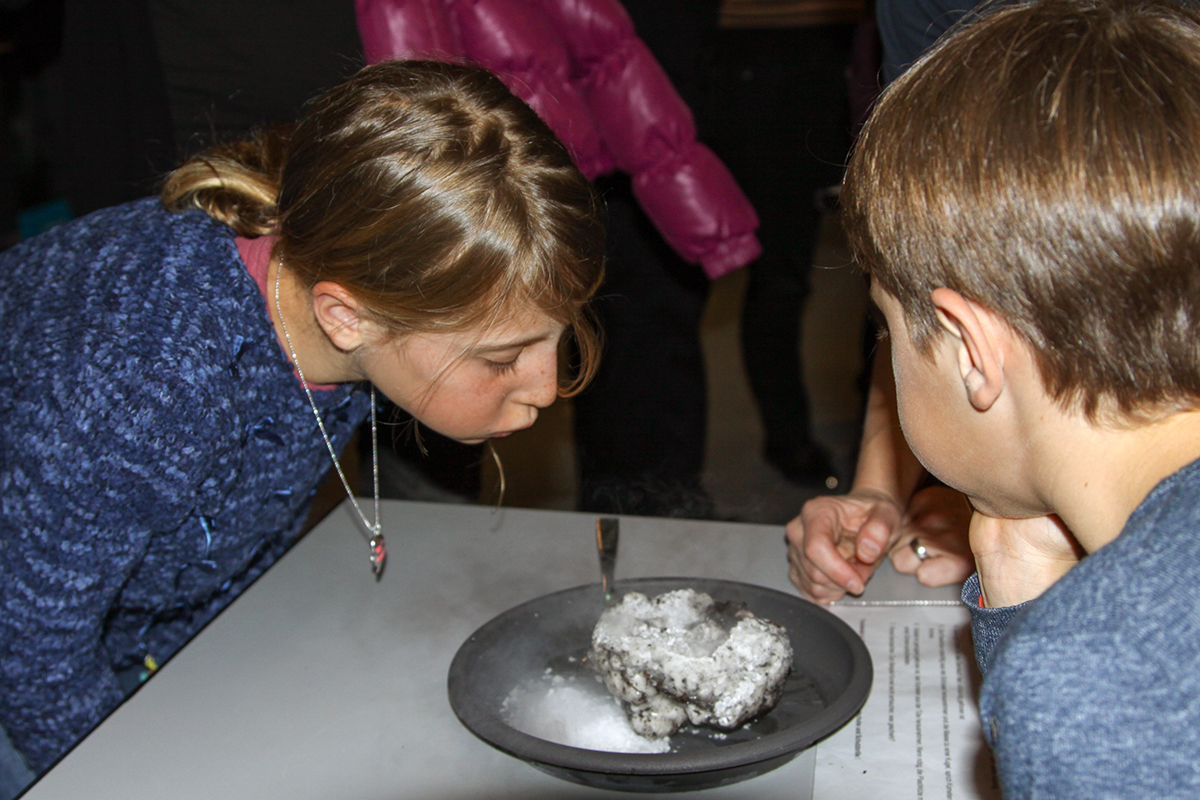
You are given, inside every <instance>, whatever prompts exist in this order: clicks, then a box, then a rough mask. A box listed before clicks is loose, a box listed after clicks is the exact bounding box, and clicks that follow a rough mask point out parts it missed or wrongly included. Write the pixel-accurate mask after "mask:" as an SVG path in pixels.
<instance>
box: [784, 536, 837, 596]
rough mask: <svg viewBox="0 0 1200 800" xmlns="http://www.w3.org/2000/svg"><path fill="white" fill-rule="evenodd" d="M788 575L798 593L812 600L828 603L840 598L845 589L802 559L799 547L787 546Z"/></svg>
mask: <svg viewBox="0 0 1200 800" xmlns="http://www.w3.org/2000/svg"><path fill="white" fill-rule="evenodd" d="M788 566H789V571H788V576H789V577H790V578H791V581H792V583H793V584H795V586H796V588H797V589H799V590H800V593H801V594H802V595H804V596H805V597H806V598H808V599H809V600H812V601H814V602H821V603H828V602H832V601H834V600H837V599H839V598H841V597H842V596H843V595H845V593H846V590H845V589H844V588H843V587H842V586H839V585H838V584H837V583H836V582H834V581H833V580H832V579H831V578H830V577H829V576H828V575H826V574H825V573H824V572H822V571H821V570H820V569H819V568H817V567H816V566H815V565H813V564H812V563H811V562H808V561H806V560H805V559H804V557H803V556H802V554H801V552H800V548H798V547H795V546H791V547H789V548H788Z"/></svg>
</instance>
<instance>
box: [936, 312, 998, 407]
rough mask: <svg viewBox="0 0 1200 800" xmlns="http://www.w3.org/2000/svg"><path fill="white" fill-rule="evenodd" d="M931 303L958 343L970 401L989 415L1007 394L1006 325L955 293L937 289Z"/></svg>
mask: <svg viewBox="0 0 1200 800" xmlns="http://www.w3.org/2000/svg"><path fill="white" fill-rule="evenodd" d="M931 299H932V300H933V306H934V309H935V310H936V311H937V315H938V320H939V321H940V322H941V324H942V327H943V328H944V329H945V330H946V331H947V332H948V333H949V334H950V335H951V337H952V340H953V341H954V343H955V347H956V349H957V356H958V371H959V375H960V376H961V377H962V382H963V387H964V389H965V390H966V392H967V399H968V400H969V401H970V403H971V405H972V406H974V407H975V409H976V410H978V411H987V410H988V409H989V408H991V407H992V405H993V404H994V403H995V402H996V400H997V399H999V397H1000V395H1001V394H1002V393H1003V391H1004V358H1005V351H1004V343H1005V341H1006V336H1005V335H1004V334H1005V332H1006V331H1005V330H1004V322H1003V321H1002V320H1001V319H1000V318H999V317H997V316H996V315H995V314H994V313H992V312H991V311H990V310H988V309H987V308H984V307H983V306H981V305H979V304H978V303H976V302H975V301H973V300H968V299H967V298H965V297H963V296H962V295H961V294H959V293H958V292H956V291H954V290H952V289H946V288H939V289H934V290H933V294H932V295H931Z"/></svg>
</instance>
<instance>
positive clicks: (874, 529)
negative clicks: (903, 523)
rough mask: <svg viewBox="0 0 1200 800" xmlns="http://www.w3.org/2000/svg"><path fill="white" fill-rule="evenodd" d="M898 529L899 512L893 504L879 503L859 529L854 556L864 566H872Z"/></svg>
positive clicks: (888, 546)
mask: <svg viewBox="0 0 1200 800" xmlns="http://www.w3.org/2000/svg"><path fill="white" fill-rule="evenodd" d="M899 529H900V510H899V508H898V507H897V506H896V505H895V504H893V503H879V504H876V505H875V506H874V507H872V508H871V511H870V513H869V516H868V517H867V521H866V522H864V523H863V524H862V527H861V528H859V531H858V537H857V541H856V543H855V555H856V556H857V557H858V560H859V561H862V562H863V563H864V564H874V563H876V562H878V561H879V559H880V558H882V557H883V554H884V553H886V552H887V551H888V550H889V549H890V546H891V544H892V534H893V532H895V531H899Z"/></svg>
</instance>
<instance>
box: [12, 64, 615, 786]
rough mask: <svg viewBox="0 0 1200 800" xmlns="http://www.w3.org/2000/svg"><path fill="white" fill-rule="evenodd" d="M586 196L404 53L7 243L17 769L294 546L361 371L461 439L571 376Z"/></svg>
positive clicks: (115, 696) (350, 419)
mask: <svg viewBox="0 0 1200 800" xmlns="http://www.w3.org/2000/svg"><path fill="white" fill-rule="evenodd" d="M597 212H598V207H597V201H596V198H595V196H594V194H593V192H592V190H591V188H590V185H589V184H588V182H587V180H585V179H584V177H583V176H582V175H581V174H580V173H579V172H578V171H577V170H576V169H575V167H574V166H573V165H572V163H571V160H570V158H569V157H568V155H567V153H566V151H565V150H564V149H563V148H562V147H561V146H560V145H559V143H558V141H557V140H556V139H555V138H554V136H553V135H552V134H551V132H550V131H549V129H548V128H547V127H546V126H545V125H544V124H543V123H542V122H541V121H540V120H539V119H538V117H537V116H536V115H535V114H534V113H533V112H532V111H530V109H529V108H528V107H527V106H525V105H524V104H523V103H522V102H521V101H519V100H517V99H516V98H514V97H513V96H512V95H511V94H510V93H509V92H508V91H507V90H506V89H505V88H504V86H503V84H501V83H500V82H499V81H498V80H496V79H495V78H493V77H492V76H491V75H489V74H488V73H486V72H484V71H482V70H478V69H475V68H469V67H463V66H455V65H450V64H442V63H433V62H392V63H384V64H379V65H376V66H373V67H368V68H367V69H365V70H363V71H361V72H360V73H358V74H357V75H356V76H355V77H353V78H352V79H350V80H349V81H348V82H347V83H345V84H343V85H341V86H339V87H337V88H335V89H333V90H331V91H329V92H328V93H326V94H324V95H323V96H321V97H319V98H317V99H316V100H315V101H314V102H313V103H312V104H311V105H310V106H309V107H308V109H307V111H306V113H305V115H304V116H303V118H302V119H301V120H300V122H299V123H298V124H297V125H296V126H295V127H294V129H292V130H290V131H284V130H272V131H269V132H265V133H263V134H260V135H259V136H258V137H257V138H255V139H254V140H253V141H249V142H241V143H235V144H232V145H227V146H222V147H218V148H216V149H214V150H212V151H210V152H209V153H206V154H203V155H201V156H199V157H197V158H195V159H193V160H191V161H190V162H188V163H186V164H184V166H183V167H181V168H180V169H178V170H177V171H176V172H174V173H172V174H171V175H170V176H169V178H168V179H167V182H166V184H165V188H164V190H163V192H162V197H161V200H156V199H147V200H142V201H138V202H135V203H131V204H128V205H125V206H119V207H116V208H112V209H107V210H104V211H100V212H97V213H96V214H93V215H91V216H88V217H85V218H83V219H80V220H78V221H76V222H74V223H72V224H69V225H66V226H63V227H61V228H58V229H55V230H53V231H51V232H49V233H48V234H46V235H44V236H42V237H39V238H37V239H34V240H31V241H29V242H27V243H25V244H22V245H19V246H18V247H15V248H13V249H12V250H9V251H8V252H6V253H3V254H0V276H3V279H4V284H5V289H4V291H3V293H0V330H2V331H3V333H2V334H0V336H2V337H3V338H2V339H0V341H2V342H3V350H2V352H3V358H2V360H0V409H2V412H0V413H3V415H4V419H5V420H6V423H7V424H6V425H5V426H4V428H3V432H0V459H2V462H0V463H2V464H3V470H2V472H0V497H2V500H3V513H2V514H0V585H2V586H3V587H4V595H3V598H4V599H3V602H4V610H3V614H0V670H2V674H3V679H2V680H0V723H2V724H3V727H4V728H5V729H6V730H7V732H8V734H9V736H10V738H11V741H12V744H13V745H14V746H15V748H16V750H17V751H19V753H20V754H21V755H22V756H23V757H24V760H25V762H26V763H27V765H28V767H29V768H30V769H31V770H32V772H33V773H40V772H42V771H44V770H45V769H47V768H48V767H49V766H50V765H51V764H53V762H54V761H55V759H57V758H58V757H59V756H60V755H62V754H63V753H64V752H65V751H66V750H67V748H69V747H70V746H71V745H72V744H73V743H74V742H75V741H76V740H78V739H79V738H80V737H81V736H83V735H84V734H85V733H86V732H87V731H88V730H89V729H90V728H92V727H93V726H94V725H95V724H96V723H98V722H99V721H100V720H101V719H102V718H103V717H104V716H105V715H106V714H107V713H109V712H110V711H112V710H113V708H115V707H116V706H117V705H118V704H119V703H120V702H121V700H122V699H123V698H124V697H125V696H126V694H127V693H128V691H130V690H131V688H132V687H131V686H130V685H128V684H129V683H131V682H130V681H125V682H124V684H125V685H123V681H122V678H123V676H125V675H127V674H129V673H130V672H131V671H132V672H135V673H136V672H137V671H140V669H141V665H148V666H151V667H152V666H153V664H155V663H161V662H163V661H164V660H166V659H168V658H170V657H171V655H172V654H174V653H175V652H176V651H177V650H178V649H179V648H180V647H181V646H182V645H183V644H184V643H185V642H186V641H187V640H188V639H189V638H190V637H191V636H192V635H193V634H195V633H196V632H197V631H198V630H199V629H200V628H201V627H202V626H203V625H204V624H205V623H206V622H207V621H208V620H210V619H212V617H213V616H214V615H215V614H217V613H218V612H219V611H220V610H221V609H222V608H224V607H225V606H226V605H227V604H228V603H229V602H230V601H231V600H232V599H233V598H234V597H236V596H237V594H238V593H239V592H241V591H242V590H243V589H244V588H246V587H247V586H248V585H249V584H250V583H251V582H253V581H254V579H255V578H256V577H258V576H259V575H260V574H261V573H262V572H263V571H264V570H265V569H266V568H267V567H269V566H270V565H271V564H272V563H273V562H274V561H275V560H276V559H277V558H278V557H279V556H280V555H281V554H282V553H283V552H284V551H285V550H286V549H287V547H288V546H289V545H290V544H291V543H292V541H293V540H294V539H295V537H296V536H297V535H298V533H299V531H300V528H301V526H302V524H303V522H304V519H305V514H306V511H307V509H308V507H309V503H310V500H311V498H312V495H313V493H314V491H315V489H316V487H317V486H318V485H319V484H320V483H321V481H322V479H323V478H324V477H325V476H326V474H327V473H328V472H329V469H330V467H331V465H335V464H336V459H335V458H333V456H334V455H335V454H336V453H337V452H338V451H339V450H340V449H341V448H342V447H343V446H344V445H345V444H346V442H347V440H348V439H349V437H350V435H351V433H352V432H353V431H354V429H355V428H356V427H357V426H358V424H359V423H360V422H362V421H363V420H364V418H365V417H367V416H368V414H370V413H371V411H372V409H373V407H374V389H369V388H364V386H365V385H366V384H371V385H373V386H374V387H375V388H377V389H378V390H379V391H380V392H382V393H383V394H385V395H387V396H388V397H389V398H390V399H392V400H393V401H394V402H395V403H397V404H398V405H400V406H401V407H402V408H404V409H405V410H407V411H409V412H410V413H411V414H413V416H414V417H416V418H417V419H418V420H420V421H421V422H424V423H425V424H427V425H428V426H430V427H431V428H433V429H435V430H437V431H439V432H441V433H443V434H446V435H448V436H451V437H453V438H456V439H460V440H462V441H468V442H478V441H483V440H486V439H488V438H491V437H495V436H504V435H507V434H508V433H511V432H512V431H515V430H519V429H521V428H525V427H528V426H529V425H531V424H532V423H533V421H534V420H535V419H536V417H537V414H538V411H539V409H541V408H543V407H545V406H547V405H549V404H550V403H551V402H552V401H553V400H554V398H555V396H556V394H563V395H566V394H570V393H572V392H574V391H576V390H578V389H579V388H580V387H581V386H582V385H583V384H584V383H586V381H587V380H588V378H589V377H590V375H591V374H592V372H593V371H594V368H595V358H596V333H595V332H594V330H593V329H592V328H591V327H590V326H589V324H588V322H587V320H586V318H585V310H584V309H585V302H586V301H587V299H588V298H589V297H590V296H591V294H592V293H593V291H594V290H595V287H596V286H597V284H598V283H599V281H600V279H601V272H602V252H603V241H602V240H603V232H602V229H601V225H600V223H599V221H598V219H599V217H598V213H597ZM568 333H570V334H573V336H574V338H575V340H576V352H578V353H579V354H580V359H579V362H580V364H579V369H578V371H577V374H576V375H575V377H574V379H573V380H569V381H565V382H564V383H563V384H562V385H561V386H560V383H559V379H558V372H557V365H558V359H559V351H560V347H561V345H563V343H564V341H565V339H566V338H567V334H568ZM314 415H315V419H314ZM372 419H373V418H372ZM373 432H374V431H373ZM344 480H345V479H344V477H343V481H344ZM347 488H348V487H347ZM356 507H357V504H356ZM377 511H378V505H376V513H377ZM361 513H362V512H360V514H361ZM363 521H364V524H366V525H367V527H368V530H369V531H370V534H369V535H372V534H373V535H374V538H373V539H372V542H371V544H372V547H371V549H370V550H369V551H368V550H367V549H366V548H365V546H364V555H367V554H368V553H369V554H370V556H371V559H372V564H373V565H374V566H375V567H376V568H377V570H378V568H380V567H381V566H382V557H383V555H384V553H383V548H382V543H381V541H380V538H379V536H380V533H381V532H380V529H379V524H378V517H377V516H376V518H375V519H374V520H370V519H368V518H367V517H366V516H365V515H363ZM365 562H366V559H365V558H364V568H366V563H365ZM133 683H134V685H136V678H135V679H134V681H133Z"/></svg>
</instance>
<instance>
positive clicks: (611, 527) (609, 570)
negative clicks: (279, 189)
mask: <svg viewBox="0 0 1200 800" xmlns="http://www.w3.org/2000/svg"><path fill="white" fill-rule="evenodd" d="M619 536H620V521H619V520H618V519H617V518H616V517H600V518H598V519H597V520H596V547H597V549H598V550H599V551H600V588H602V589H603V590H604V602H606V603H607V602H609V601H611V600H612V585H613V571H614V570H616V568H617V539H618V538H619Z"/></svg>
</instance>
